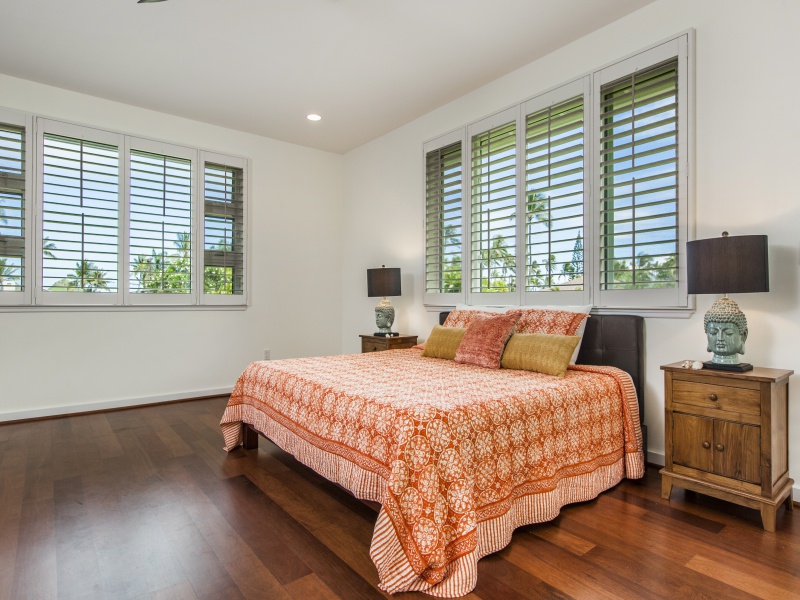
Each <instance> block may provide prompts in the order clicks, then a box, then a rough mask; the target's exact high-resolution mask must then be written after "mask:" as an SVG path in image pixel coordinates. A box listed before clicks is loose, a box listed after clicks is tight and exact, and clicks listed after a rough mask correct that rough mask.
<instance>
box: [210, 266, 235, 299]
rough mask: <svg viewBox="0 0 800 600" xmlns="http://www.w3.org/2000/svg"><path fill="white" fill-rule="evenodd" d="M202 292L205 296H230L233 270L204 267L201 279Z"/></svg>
mask: <svg viewBox="0 0 800 600" xmlns="http://www.w3.org/2000/svg"><path fill="white" fill-rule="evenodd" d="M203 291H204V292H205V293H206V294H232V293H233V268H232V267H206V269H205V273H204V278H203Z"/></svg>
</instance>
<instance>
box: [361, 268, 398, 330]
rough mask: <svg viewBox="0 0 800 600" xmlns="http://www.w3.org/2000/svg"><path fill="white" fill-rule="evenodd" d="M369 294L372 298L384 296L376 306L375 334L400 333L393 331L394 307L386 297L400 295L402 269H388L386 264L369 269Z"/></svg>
mask: <svg viewBox="0 0 800 600" xmlns="http://www.w3.org/2000/svg"><path fill="white" fill-rule="evenodd" d="M367 295H368V296H369V297H370V298H379V297H381V296H382V297H383V300H381V301H380V302H378V306H376V307H375V324H376V325H377V326H378V331H376V332H375V335H379V336H382V337H385V336H387V335H388V336H396V335H400V334H399V333H396V332H395V333H393V332H392V323H394V307H393V306H392V304H391V303H390V302H389V301H388V300H387V299H386V297H387V296H399V295H400V269H399V268H396V267H395V268H389V269H387V268H386V265H383V266H382V267H381V268H380V269H367Z"/></svg>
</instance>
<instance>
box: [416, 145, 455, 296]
mask: <svg viewBox="0 0 800 600" xmlns="http://www.w3.org/2000/svg"><path fill="white" fill-rule="evenodd" d="M425 180H426V186H425V239H426V245H425V247H426V250H425V291H426V292H427V293H434V294H446V293H457V292H460V291H461V244H462V228H461V219H462V210H463V203H462V198H461V185H462V150H461V142H456V143H454V144H450V145H448V146H445V147H443V148H439V149H437V150H433V151H431V152H428V153H427V154H426V156H425Z"/></svg>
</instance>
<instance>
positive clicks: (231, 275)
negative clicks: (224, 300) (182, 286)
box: [203, 162, 245, 295]
mask: <svg viewBox="0 0 800 600" xmlns="http://www.w3.org/2000/svg"><path fill="white" fill-rule="evenodd" d="M203 198H204V221H203V227H204V229H203V230H204V238H205V239H204V253H203V258H204V263H203V264H204V267H203V270H204V282H203V288H204V291H205V293H206V294H223V295H242V294H243V293H244V279H245V278H244V170H243V169H242V168H238V167H230V166H225V165H221V164H214V163H211V162H205V163H204V172H203Z"/></svg>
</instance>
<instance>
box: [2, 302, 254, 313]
mask: <svg viewBox="0 0 800 600" xmlns="http://www.w3.org/2000/svg"><path fill="white" fill-rule="evenodd" d="M174 310H190V311H191V310H199V311H204V310H247V305H246V304H218V305H214V304H202V305H201V304H173V305H165V304H151V305H141V304H137V305H130V304H129V305H114V306H108V305H107V306H102V305H94V306H86V305H83V306H76V305H69V306H66V305H61V306H57V305H52V304H50V305H45V306H43V305H24V306H23V305H16V306H10V305H8V306H0V313H24V312H30V313H38V312H158V311H174Z"/></svg>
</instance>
